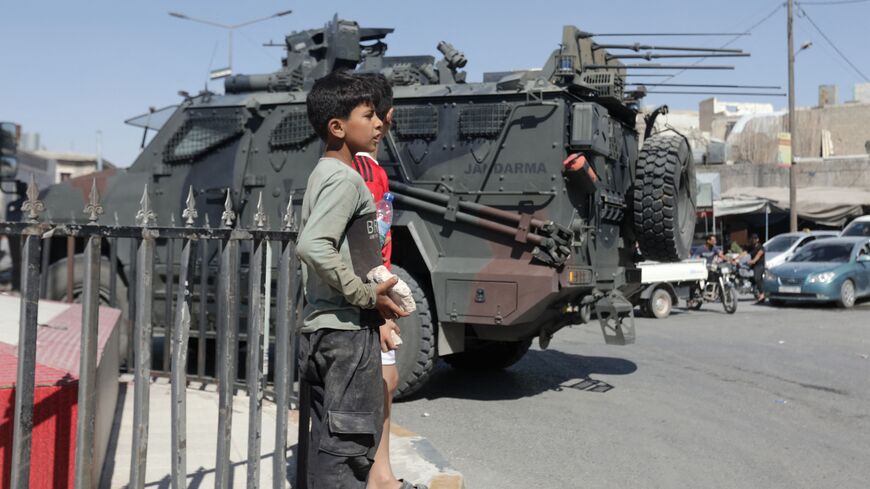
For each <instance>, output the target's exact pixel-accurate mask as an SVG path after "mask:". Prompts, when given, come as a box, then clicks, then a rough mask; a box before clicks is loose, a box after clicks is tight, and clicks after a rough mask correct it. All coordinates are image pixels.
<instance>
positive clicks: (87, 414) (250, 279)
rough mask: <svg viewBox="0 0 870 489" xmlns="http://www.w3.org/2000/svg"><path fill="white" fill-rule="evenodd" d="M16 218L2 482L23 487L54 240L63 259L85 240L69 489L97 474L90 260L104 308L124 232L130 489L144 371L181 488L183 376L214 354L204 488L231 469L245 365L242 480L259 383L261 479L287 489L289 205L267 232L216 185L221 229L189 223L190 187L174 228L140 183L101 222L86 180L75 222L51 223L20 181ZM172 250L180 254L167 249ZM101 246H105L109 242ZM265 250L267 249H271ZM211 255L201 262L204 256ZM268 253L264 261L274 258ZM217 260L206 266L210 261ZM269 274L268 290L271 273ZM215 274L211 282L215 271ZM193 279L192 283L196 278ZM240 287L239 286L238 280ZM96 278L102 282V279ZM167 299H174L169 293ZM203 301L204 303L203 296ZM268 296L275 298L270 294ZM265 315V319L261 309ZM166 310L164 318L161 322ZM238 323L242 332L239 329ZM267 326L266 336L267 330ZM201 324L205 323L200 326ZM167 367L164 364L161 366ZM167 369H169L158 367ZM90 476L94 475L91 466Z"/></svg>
mask: <svg viewBox="0 0 870 489" xmlns="http://www.w3.org/2000/svg"><path fill="white" fill-rule="evenodd" d="M22 210H23V211H24V212H25V213H26V215H25V216H24V218H25V220H24V222H17V223H6V222H3V223H0V234H5V235H8V236H12V237H15V236H17V237H20V240H21V243H20V245H21V283H20V288H21V315H20V326H19V349H18V354H19V356H18V371H17V376H18V377H17V383H16V395H15V411H14V416H15V420H14V428H13V430H14V434H13V445H12V454H13V455H12V477H11V481H12V485H11V487H12V488H13V489H22V488H27V487H28V485H29V479H30V471H31V466H30V455H31V434H32V430H33V409H34V377H35V368H36V348H37V342H36V333H37V311H38V307H39V300H40V296H42V297H45V295H46V279H45V275H46V271H47V269H48V267H49V265H50V264H49V255H50V249H49V246H45V247H43V243H50V242H51V241H55V242H56V241H57V240H58V239H65V240H66V242H67V257H68V258H72V255H73V253H74V251H75V249H76V244H78V245H79V247H81V246H82V243H83V248H84V253H83V261H84V275H83V280H82V284H81V291H80V294H79V299H80V301H81V303H82V324H81V358H80V376H79V387H78V388H79V391H78V396H79V397H78V421H77V426H76V451H75V487H76V488H78V489H91V488H92V487H95V485H96V483H98V482H99V481H96V480H94V478H95V477H98V476H95V472H94V471H93V466H94V463H95V462H94V461H95V453H94V441H95V440H94V432H95V412H96V385H95V382H96V368H97V335H98V315H99V306H100V302H101V294H100V291H101V278H100V275H101V274H100V268H101V266H103V265H102V261H103V260H105V257H106V256H108V257H109V260H110V263H111V267H112V273H110V275H109V277H110V283H109V284H107V286H108V289H109V292H108V298H105V297H104V298H103V301H104V302H108V303H110V304H114V303H115V301H116V300H117V292H116V287H117V286H118V284H117V280H118V279H117V278H116V276H118V275H119V274H117V273H115V272H116V267H117V266H118V265H117V262H118V260H117V250H118V243H119V240H130V244H131V250H135V257H133V256H132V253H133V252H132V251H131V260H130V263H129V266H128V267H127V268H128V270H125V271H124V272H125V273H124V274H123V276H124V277H125V278H126V284H127V287H128V294H129V295H128V298H129V299H130V300H129V301H128V311H127V314H128V317H129V318H130V319H131V320H132V331H131V334H130V335H129V343H130V345H131V350H130V351H132V357H130V356H128V365H127V366H128V369H129V370H131V371H132V372H133V376H134V414H133V423H134V427H133V440H132V442H133V448H132V450H133V455H132V459H131V465H130V474H131V479H130V482H129V487H130V488H137V489H138V488H142V487H144V485H145V469H146V455H147V452H148V426H149V386H150V381H151V378H152V377H153V376H155V375H160V373H161V372H160V371H161V370H164V371H166V372H165V373H164V374H165V375H169V377H170V383H171V403H172V405H171V416H172V449H171V451H170V453H169V456H171V458H172V461H171V477H170V478H171V486H172V487H173V488H184V487H185V486H186V478H187V473H186V447H187V440H186V388H187V383H188V380H189V377H188V371H192V372H195V373H194V374H192V375H191V376H190V377H200V378H207V377H208V376H207V375H206V359H207V358H209V357H212V358H214V362H215V370H216V375H215V377H216V382H217V386H218V397H219V401H218V403H219V408H218V424H217V427H216V428H217V430H216V431H217V441H218V446H217V452H216V454H215V464H216V465H215V467H216V472H215V487H217V488H226V487H230V486H231V484H232V481H231V480H230V478H231V473H230V447H231V433H232V416H233V410H232V402H233V395H234V392H235V390H236V388H237V382H236V381H237V379H239V378H241V377H242V375H241V372H236V370H237V366H238V365H239V364H240V363H241V364H242V365H244V369H245V372H244V387H243V388H244V389H246V391H247V395H248V396H249V399H250V411H249V413H250V414H249V420H248V421H249V422H248V440H247V445H248V459H247V487H248V488H256V487H258V483H259V474H260V433H261V430H262V423H261V421H262V420H261V415H262V403H263V399H264V393H265V392H267V389H270V390H269V392H270V393H271V394H273V395H274V401H275V403H276V404H277V421H276V423H275V427H274V428H275V451H274V457H273V466H272V471H273V473H272V480H273V486H274V487H275V488H284V487H286V474H287V470H286V469H287V467H286V464H287V459H286V454H287V411H288V408H289V407H290V403H291V399H293V398H295V395H294V391H293V386H294V376H295V371H294V370H295V368H294V366H295V363H296V362H295V361H292V360H293V359H295V355H294V350H295V348H294V343H293V340H294V338H295V335H293V334H292V332H293V331H294V329H295V324H296V320H297V317H298V308H297V307H296V306H297V304H298V300H297V298H298V297H299V295H300V280H299V275H298V273H297V268H298V263H297V259H296V253H295V238H296V232H295V229H294V228H295V225H294V216H293V207H292V198H291V202H288V205H287V210H286V212H285V213H284V215H283V219H282V221H283V222H282V223H281V226H280V230H271V229H268V228H267V222H266V215H265V213H264V212H263V208H262V200H260V201H259V202H258V204H257V209H256V213H255V214H254V215H253V221H254V222H253V223H252V225H251V226H250V227H247V228H243V227H241V226H237V225H236V223H235V221H236V215H235V212H234V211H233V206H232V201H231V194H230V191H229V190H228V191H227V197H226V203H225V207H224V211H223V214H222V216H221V222H220V225H219V226H217V227H209V226H208V224H207V221H205V225H202V226H199V227H197V226H195V224H196V223H197V217H198V212H197V209H196V208H195V206H194V198H193V189H190V192H189V194H188V198H187V207H186V208H185V209H184V210H183V212H182V218H183V222H184V225H183V227H174V226H171V227H157V226H155V225H154V222H155V219H156V216H155V214H154V212H153V210H152V206H151V203H150V201H149V195H148V188H147V186H146V188H145V189H144V192H143V195H142V200H141V201H140V208H139V211H138V213H137V215H136V225H135V226H121V225H115V226H107V225H100V224H98V221H99V218H100V215H102V214H103V213H104V210H103V207H102V205H101V204H100V202H99V196H98V194H97V187H96V182H94V184H93V186H92V188H91V194H90V198H89V202H88V204H87V205H86V207H85V209H84V213H85V214H86V215H87V223H86V224H69V223H66V224H52V223H51V222H43V221H41V217H40V214H41V213H42V212H43V211H44V205H43V203H42V202H41V201H39V200H38V191H37V189H36V187H35V185H34V184H33V183H32V182H31V185H30V187H29V188H28V192H27V200H26V201H25V202H24V204H23V206H22ZM158 241H159V242H160V243H162V246H163V247H164V248H165V255H164V256H165V258H166V259H165V261H164V263H165V269H164V273H163V277H162V278H163V280H162V282H163V287H162V289H161V290H159V291H158V292H159V293H161V295H162V296H163V306H164V307H163V310H162V313H163V314H162V316H163V317H164V324H163V326H162V328H161V329H162V333H163V335H162V337H163V341H164V353H163V355H164V361H163V362H161V364H162V369H161V368H160V367H159V366H158V368H157V369H154V368H152V364H153V363H154V360H156V359H152V358H151V352H152V346H153V344H154V343H155V339H156V338H157V342H158V343H159V338H160V337H159V336H157V337H156V338H155V337H154V333H155V331H154V328H153V325H154V323H155V316H156V314H155V307H154V306H155V275H156V274H155V256H156V253H157V252H156V248H157V246H158ZM177 247H180V255H179V258H178V259H177V261H176V259H175V256H174V251H175V250H176V248H177ZM106 248H109V249H108V250H107V249H106ZM242 248H245V250H246V255H247V258H248V260H247V266H246V267H243V266H242V263H241V261H242V260H241V258H242V254H243V253H242ZM273 251H275V252H276V253H275V254H276V255H277V256H275V257H272V256H271V255H272V254H273ZM210 257H211V258H210ZM273 258H274V259H273ZM210 263H214V264H216V265H217V266H216V269H215V268H214V267H212V266H210ZM73 264H74V260H71V259H70V260H68V261H67V266H68V269H67V284H66V285H67V297H66V298H67V300H70V301H72V300H73V285H72V279H71V277H72V275H73ZM273 270H276V272H277V280H276V282H277V283H276V287H275V291H276V292H275V294H274V298H273V297H272V294H271V290H272V284H273V281H272V271H273ZM215 272H216V273H217V274H218V275H217V280H213V279H212V280H210V278H212V277H213V275H214V273H215ZM197 282H198V283H197ZM244 284H246V285H247V286H246V287H244V286H243V285H244ZM103 285H106V284H103ZM173 296H174V297H173ZM210 298H211V299H213V300H212V301H210V300H209V299H210ZM273 299H274V302H273ZM209 304H211V305H213V306H214V307H216V310H217V311H216V314H215V315H214V318H215V319H216V324H214V325H210V324H209V322H208V321H207V308H208V307H209ZM270 316H271V317H270ZM170 318H171V321H170ZM240 323H243V326H245V328H244V334H243V335H241V334H240V328H239V326H240ZM272 323H274V335H273V334H272V332H270V329H271V328H270V326H271V324H272ZM210 328H213V330H211V331H209V329H210ZM192 336H193V337H195V338H197V344H196V349H195V350H193V351H194V352H196V353H195V354H196V362H195V363H196V365H189V362H188V352H189V349H190V348H191V345H190V344H189V340H190V338H191V337H192ZM209 337H213V338H214V339H215V340H216V345H215V348H214V351H208V350H207V348H208V341H207V339H208V338H209ZM240 341H244V346H245V348H244V351H245V358H243V359H240V358H238V352H240V351H241V349H240ZM272 342H274V358H273V361H272V362H271V363H272V365H273V370H274V375H273V377H272V382H271V383H268V378H267V377H268V376H267V375H264V372H268V370H267V368H266V365H268V362H269V351H270V346H271V345H272ZM167 363H168V365H167ZM167 367H168V368H167ZM97 473H98V471H97Z"/></svg>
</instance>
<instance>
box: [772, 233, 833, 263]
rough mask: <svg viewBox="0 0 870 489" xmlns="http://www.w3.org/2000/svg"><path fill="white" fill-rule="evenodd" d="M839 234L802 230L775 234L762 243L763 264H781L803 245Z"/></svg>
mask: <svg viewBox="0 0 870 489" xmlns="http://www.w3.org/2000/svg"><path fill="white" fill-rule="evenodd" d="M839 234H840V233H838V232H837V231H809V232H806V231H803V232H797V233H784V234H780V235H777V236H775V237H773V238H771V239H769V240H768V241H767V242H766V243H764V266H765V268H767V269H770V268H773V267H775V266H777V265H782V264H783V263H785V262H786V261H788V259H789V258H791V257H792V256H793V255H794V254H795V253H796V252H797V250H799V249H801V248H802V247H803V246H804V245H807V244H809V243H812V242H813V241H816V240H818V239H825V238H836V237H837V236H839Z"/></svg>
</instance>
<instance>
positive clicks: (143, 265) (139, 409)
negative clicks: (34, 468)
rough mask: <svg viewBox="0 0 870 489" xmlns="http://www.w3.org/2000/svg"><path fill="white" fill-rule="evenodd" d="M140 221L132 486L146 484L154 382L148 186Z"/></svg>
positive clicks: (151, 216)
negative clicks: (149, 411)
mask: <svg viewBox="0 0 870 489" xmlns="http://www.w3.org/2000/svg"><path fill="white" fill-rule="evenodd" d="M139 203H140V208H139V212H138V213H137V214H136V221H137V223H138V224H139V225H140V226H142V241H141V243H140V244H139V252H138V257H137V260H136V261H137V265H136V271H137V272H138V273H137V275H136V300H135V302H136V322H135V325H134V330H135V332H134V336H135V338H136V341H135V347H134V355H135V374H134V391H133V450H132V457H131V460H130V485H129V487H130V488H131V489H143V488H144V487H145V469H146V466H145V462H146V460H147V456H148V407H149V405H148V403H149V402H150V381H151V320H152V306H153V303H152V293H153V285H154V241H155V233H154V232H153V231H151V230H149V229H148V227H149V226H150V225H151V224H152V223H153V221H154V219H155V215H154V212H153V211H152V210H151V204H150V201H149V200H148V186H147V185H146V186H145V191H144V193H143V194H142V200H141V201H140V202H139Z"/></svg>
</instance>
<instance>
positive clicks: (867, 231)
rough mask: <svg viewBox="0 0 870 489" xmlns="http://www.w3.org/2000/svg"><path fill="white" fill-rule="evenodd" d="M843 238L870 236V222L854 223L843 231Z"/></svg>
mask: <svg viewBox="0 0 870 489" xmlns="http://www.w3.org/2000/svg"><path fill="white" fill-rule="evenodd" d="M843 236H870V222H867V221H864V222H853V223H852V224H849V225H848V226H846V229H844V230H843Z"/></svg>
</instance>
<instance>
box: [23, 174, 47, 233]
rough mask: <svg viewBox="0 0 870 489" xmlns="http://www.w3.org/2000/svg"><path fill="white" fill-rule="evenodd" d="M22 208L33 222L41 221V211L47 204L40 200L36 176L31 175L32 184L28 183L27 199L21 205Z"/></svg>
mask: <svg viewBox="0 0 870 489" xmlns="http://www.w3.org/2000/svg"><path fill="white" fill-rule="evenodd" d="M21 210H23V211H25V212H27V218H28V219H30V221H31V222H38V221H39V213H40V212H42V211H44V210H45V204H43V203H42V201H41V200H39V188H37V187H36V178H35V177H34V176H33V174H31V175H30V184H29V185H27V200H26V201H25V202H24V205H22V206H21Z"/></svg>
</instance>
